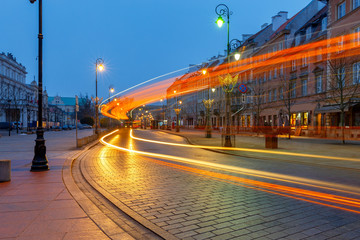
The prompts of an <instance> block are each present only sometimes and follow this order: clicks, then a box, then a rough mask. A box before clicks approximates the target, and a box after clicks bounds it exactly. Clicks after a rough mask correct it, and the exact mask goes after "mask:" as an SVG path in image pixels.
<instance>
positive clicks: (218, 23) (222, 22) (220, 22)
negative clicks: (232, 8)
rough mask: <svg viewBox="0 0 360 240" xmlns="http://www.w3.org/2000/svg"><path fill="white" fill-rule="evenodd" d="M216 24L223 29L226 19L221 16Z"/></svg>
mask: <svg viewBox="0 0 360 240" xmlns="http://www.w3.org/2000/svg"><path fill="white" fill-rule="evenodd" d="M216 24H217V25H218V27H219V28H221V27H222V25H223V24H224V19H223V18H222V17H221V15H219V17H218V19H217V20H216Z"/></svg>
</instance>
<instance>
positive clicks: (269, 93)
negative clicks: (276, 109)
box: [268, 90, 272, 102]
mask: <svg viewBox="0 0 360 240" xmlns="http://www.w3.org/2000/svg"><path fill="white" fill-rule="evenodd" d="M268 95H269V102H271V101H272V96H271V90H270V91H269V92H268Z"/></svg>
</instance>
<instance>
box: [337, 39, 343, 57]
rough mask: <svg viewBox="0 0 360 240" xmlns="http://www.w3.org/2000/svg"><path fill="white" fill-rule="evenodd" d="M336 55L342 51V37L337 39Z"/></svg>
mask: <svg viewBox="0 0 360 240" xmlns="http://www.w3.org/2000/svg"><path fill="white" fill-rule="evenodd" d="M337 48H338V53H340V52H342V51H343V50H344V36H340V37H339V41H338V43H337Z"/></svg>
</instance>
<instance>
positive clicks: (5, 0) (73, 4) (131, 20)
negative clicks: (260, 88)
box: [0, 0, 310, 97]
mask: <svg viewBox="0 0 360 240" xmlns="http://www.w3.org/2000/svg"><path fill="white" fill-rule="evenodd" d="M309 2H310V0H296V1H289V0H270V1H269V0H258V1H244V0H237V1H229V0H225V1H215V0H195V1H194V0H182V1H174V0H153V1H149V0H131V1H124V0H105V1H95V0H75V1H74V0H43V34H44V50H43V51H44V66H43V67H44V70H43V71H44V72H43V74H44V76H43V81H44V87H46V89H47V91H48V94H49V95H50V96H54V95H57V94H58V95H60V96H66V97H72V96H75V95H79V94H80V93H82V94H86V93H87V94H89V95H94V94H95V61H96V59H97V58H103V59H104V61H105V68H106V71H104V72H103V73H101V74H99V76H98V91H99V96H102V97H107V96H108V89H109V86H110V85H111V86H113V87H114V88H115V90H116V92H119V91H121V90H124V89H126V88H128V87H131V86H134V85H135V84H138V83H141V82H143V81H146V80H148V79H151V78H154V77H156V76H159V75H162V74H165V73H168V72H171V71H175V70H177V69H181V68H184V67H187V66H188V65H189V64H198V63H201V62H205V61H206V60H207V59H209V58H210V57H212V56H214V55H218V54H219V53H221V54H223V53H224V50H225V49H226V28H222V29H219V28H218V27H217V26H216V24H215V20H216V18H217V16H216V14H215V7H216V6H217V5H218V4H220V3H224V4H226V5H227V6H228V7H229V8H230V10H231V11H232V12H233V15H231V17H230V39H233V38H238V39H239V40H241V34H247V33H256V32H257V31H259V30H260V26H261V25H262V24H264V23H271V17H272V16H274V15H275V14H276V13H278V12H279V11H288V12H289V15H288V17H289V18H290V17H291V16H293V15H294V14H295V13H297V12H298V11H300V10H301V9H302V8H304V7H305V6H306V5H307V4H308V3H309ZM0 9H1V14H0V19H1V21H0V52H5V53H6V52H11V53H13V55H14V56H15V57H16V58H17V60H18V62H20V63H22V64H23V65H24V66H25V67H26V69H27V71H28V75H27V82H28V83H29V82H31V81H32V80H33V79H34V76H35V78H36V80H37V60H36V56H37V51H38V50H37V34H38V1H37V2H35V4H30V2H29V1H28V0H1V1H0Z"/></svg>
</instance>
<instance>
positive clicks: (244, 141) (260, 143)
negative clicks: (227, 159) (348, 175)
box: [164, 128, 360, 170]
mask: <svg viewBox="0 0 360 240" xmlns="http://www.w3.org/2000/svg"><path fill="white" fill-rule="evenodd" d="M164 132H166V133H169V134H175V135H179V136H182V137H185V138H186V139H187V141H188V142H189V143H190V144H196V145H206V146H221V134H220V133H219V132H218V131H213V132H212V138H205V133H204V131H203V130H194V129H186V128H185V129H181V130H180V132H178V133H177V132H175V131H164ZM278 141H279V142H278V146H279V148H278V149H265V138H264V136H263V135H259V136H258V135H252V136H248V135H236V141H235V143H236V145H235V147H238V148H250V149H258V150H270V151H272V150H274V151H278V152H280V153H281V152H285V153H286V152H289V153H307V154H314V155H325V156H333V157H340V158H342V157H344V158H354V159H357V160H356V161H346V160H331V159H326V158H324V159H314V158H303V157H296V156H291V157H288V156H287V155H284V156H282V155H271V154H264V153H254V152H246V151H222V150H219V152H226V153H230V154H234V155H238V156H243V157H250V158H260V159H270V160H271V159H276V160H283V161H288V162H301V163H306V164H318V165H326V166H334V167H342V168H351V169H359V170H360V141H348V143H347V144H345V145H344V144H342V143H341V141H340V140H331V139H315V138H307V137H294V136H292V139H291V140H289V139H287V137H286V136H279V139H278Z"/></svg>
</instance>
